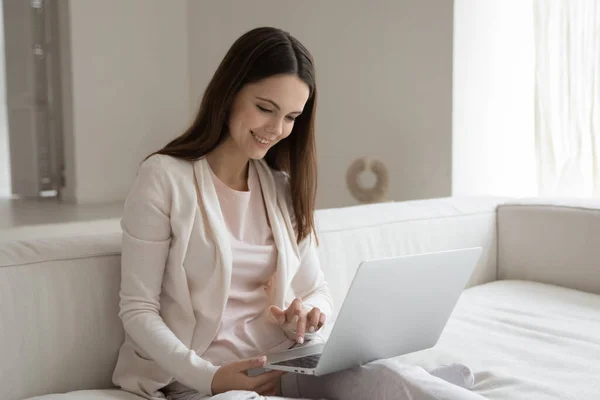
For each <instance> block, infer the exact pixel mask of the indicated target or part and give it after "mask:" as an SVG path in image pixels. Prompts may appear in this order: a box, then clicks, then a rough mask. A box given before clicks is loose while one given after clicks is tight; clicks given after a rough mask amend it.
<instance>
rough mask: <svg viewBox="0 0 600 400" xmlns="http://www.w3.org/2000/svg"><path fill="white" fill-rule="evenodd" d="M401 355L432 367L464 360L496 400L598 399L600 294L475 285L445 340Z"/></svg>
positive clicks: (517, 284)
mask: <svg viewBox="0 0 600 400" xmlns="http://www.w3.org/2000/svg"><path fill="white" fill-rule="evenodd" d="M400 358H401V359H403V360H405V361H407V362H414V363H417V364H419V365H422V366H423V367H426V368H432V367H435V366H437V365H439V364H444V363H450V362H462V363H464V364H466V365H468V366H470V367H471V368H472V369H473V370H474V372H475V378H476V385H475V388H474V390H475V391H476V392H478V393H479V394H481V395H483V396H484V397H486V398H490V399H498V400H518V399H527V400H565V399H595V398H598V397H599V396H600V362H598V360H600V296H598V295H595V294H590V293H584V292H580V291H576V290H572V289H567V288H563V287H558V286H553V285H548V284H541V283H533V282H524V281H497V282H493V283H489V284H485V285H481V286H477V287H474V288H470V289H467V290H466V291H465V292H464V293H463V295H462V296H461V299H460V301H459V303H458V304H457V306H456V308H455V310H454V313H453V315H452V318H451V319H450V321H449V322H448V324H447V326H446V329H445V331H444V333H443V335H442V337H441V338H440V341H439V343H438V345H437V346H435V347H434V348H432V349H429V350H426V351H422V352H419V353H414V354H411V355H408V356H403V357H400Z"/></svg>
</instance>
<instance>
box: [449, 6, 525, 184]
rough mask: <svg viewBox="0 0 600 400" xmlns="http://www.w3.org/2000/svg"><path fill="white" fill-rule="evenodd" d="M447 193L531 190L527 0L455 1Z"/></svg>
mask: <svg viewBox="0 0 600 400" xmlns="http://www.w3.org/2000/svg"><path fill="white" fill-rule="evenodd" d="M454 4H455V5H454V68H453V71H454V78H453V81H454V87H453V104H454V110H453V113H454V115H453V144H452V171H453V175H452V194H453V195H455V196H460V195H501V196H534V195H536V193H537V183H536V176H535V173H536V172H535V171H536V167H535V132H534V84H535V80H534V68H535V63H534V61H535V52H534V42H533V1H532V0H525V1H524V0H503V1H481V0H455V2H454Z"/></svg>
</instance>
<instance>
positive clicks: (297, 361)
mask: <svg viewBox="0 0 600 400" xmlns="http://www.w3.org/2000/svg"><path fill="white" fill-rule="evenodd" d="M319 358H321V355H320V354H312V355H310V356H304V357H298V358H292V359H291V360H285V361H281V362H278V363H274V364H273V365H281V366H284V367H298V368H316V367H317V364H318V363H319Z"/></svg>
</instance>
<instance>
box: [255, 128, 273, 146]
mask: <svg viewBox="0 0 600 400" xmlns="http://www.w3.org/2000/svg"><path fill="white" fill-rule="evenodd" d="M250 133H251V134H252V137H253V138H254V139H255V140H256V141H257V142H258V143H260V144H265V145H266V144H271V143H273V141H272V140H267V139H265V138H264V137H262V136H258V135H257V134H256V133H254V132H252V131H250Z"/></svg>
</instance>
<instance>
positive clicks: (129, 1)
mask: <svg viewBox="0 0 600 400" xmlns="http://www.w3.org/2000/svg"><path fill="white" fill-rule="evenodd" d="M63 4H68V9H67V10H65V9H63V10H61V16H62V18H63V21H64V18H67V19H68V22H69V23H68V25H69V30H70V32H68V38H67V40H68V41H69V42H68V44H69V46H67V47H68V50H69V52H68V53H64V54H63V56H64V57H66V60H63V61H64V62H66V63H67V65H65V66H63V68H65V69H66V70H68V71H70V72H69V76H70V78H71V79H70V81H69V82H66V83H65V86H66V87H67V89H68V90H66V94H65V96H67V97H68V100H70V101H69V102H68V103H67V106H66V107H65V108H66V110H65V116H66V118H67V121H66V125H67V126H66V131H67V132H66V136H67V137H66V139H67V140H66V143H65V146H66V150H67V152H66V153H67V154H66V158H67V160H66V163H67V168H69V166H71V168H70V169H69V170H68V171H67V180H68V182H67V183H68V187H67V190H66V197H67V199H68V200H72V201H76V202H78V203H90V202H109V201H121V200H123V199H124V198H125V196H126V193H127V191H128V190H129V188H130V186H131V183H132V181H133V179H134V176H135V172H136V168H137V166H138V164H139V162H140V161H141V160H142V159H143V157H144V156H145V155H147V154H148V153H149V152H151V151H152V150H155V149H157V148H158V147H160V146H162V145H164V144H165V143H166V141H167V140H168V139H169V138H170V137H172V136H174V135H175V134H176V133H178V132H179V131H182V130H183V129H184V128H185V126H186V125H187V124H188V122H189V117H190V114H189V104H190V98H189V75H188V57H187V56H188V46H187V34H188V32H187V26H186V20H187V17H186V13H187V1H185V0H173V1H163V0H126V1H123V0H102V1H97V0H73V1H70V2H68V3H66V2H65V3H63ZM62 33H63V35H67V32H65V31H64V30H63V32H62ZM63 39H64V37H63ZM69 104H70V105H71V108H72V109H71V110H69V106H68V105H69Z"/></svg>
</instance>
